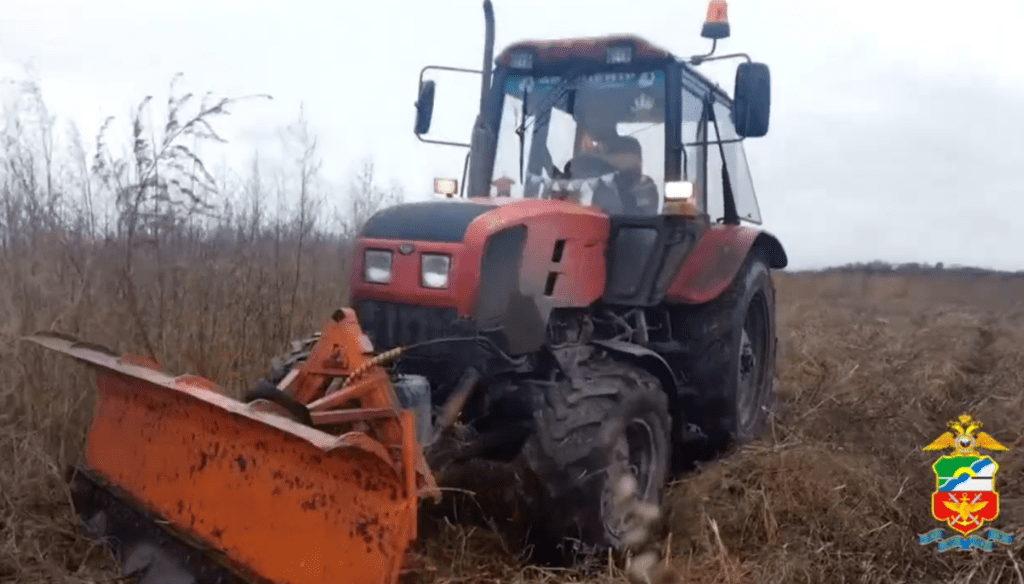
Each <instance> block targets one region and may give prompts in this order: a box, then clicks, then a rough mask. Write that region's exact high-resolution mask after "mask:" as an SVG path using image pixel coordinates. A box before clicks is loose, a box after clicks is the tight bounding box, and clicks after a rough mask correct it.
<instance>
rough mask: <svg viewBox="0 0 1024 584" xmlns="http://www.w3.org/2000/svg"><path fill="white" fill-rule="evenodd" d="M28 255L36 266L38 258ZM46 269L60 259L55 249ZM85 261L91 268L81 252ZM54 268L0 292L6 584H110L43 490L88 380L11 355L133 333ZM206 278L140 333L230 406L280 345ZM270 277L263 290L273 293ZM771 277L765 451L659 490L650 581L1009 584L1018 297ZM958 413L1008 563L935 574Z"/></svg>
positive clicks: (474, 546)
mask: <svg viewBox="0 0 1024 584" xmlns="http://www.w3.org/2000/svg"><path fill="white" fill-rule="evenodd" d="M34 249H36V250H37V255H38V254H42V251H38V250H46V249H47V247H46V246H45V245H39V246H37V247H36V248H34ZM50 249H52V250H54V252H55V253H56V251H57V250H63V251H61V252H60V253H65V254H66V253H67V251H68V249H70V248H69V246H66V245H55V246H53V247H52V248H50ZM330 251H331V250H329V249H323V250H321V252H322V253H325V254H327V253H330ZM92 257H94V258H95V260H94V261H102V254H101V253H99V252H96V255H95V256H92ZM325 257H329V256H325ZM19 263H21V262H19ZM67 263H73V262H70V261H69V260H68V259H64V260H61V259H60V258H59V257H55V258H47V257H45V255H42V257H38V259H36V260H35V261H34V262H28V263H27V264H26V265H27V266H28V271H27V273H22V274H19V277H18V278H12V277H10V276H11V274H10V273H9V272H8V273H5V274H4V276H5V278H4V279H3V280H2V281H3V282H4V283H5V289H4V290H3V291H2V296H0V299H2V301H3V302H5V303H6V304H5V305H2V304H0V306H2V307H3V308H4V312H3V313H2V316H3V319H2V320H0V322H2V323H4V326H3V329H2V331H0V332H2V335H3V337H2V340H0V460H3V461H4V462H3V472H2V473H0V581H4V582H106V581H111V579H112V578H115V577H116V576H115V573H114V572H113V571H112V570H111V559H110V557H109V556H108V554H107V553H106V552H105V550H103V549H102V548H99V547H97V546H95V545H94V544H93V543H91V542H90V541H88V540H86V539H84V538H82V537H81V536H79V535H78V532H79V526H78V524H77V521H76V519H75V518H74V517H73V515H72V513H71V509H70V507H69V504H68V498H67V494H66V493H65V491H64V488H63V484H62V480H61V477H62V469H63V467H64V466H65V465H66V464H67V463H69V462H72V461H74V460H75V459H76V458H77V457H78V456H79V454H80V451H81V446H82V436H83V430H84V428H85V425H86V423H87V421H88V419H89V415H90V394H91V379H90V377H89V374H88V373H87V372H85V371H84V369H83V368H82V367H80V366H78V365H76V364H74V363H73V362H71V361H70V360H67V359H64V358H62V357H54V356H52V355H47V354H45V353H44V352H42V351H41V350H37V349H35V348H32V347H28V346H24V345H21V344H18V343H16V335H17V334H18V333H19V332H24V331H25V330H31V329H36V328H51V327H52V328H56V329H60V330H65V331H69V332H72V333H75V334H78V335H81V336H85V337H88V338H92V339H95V340H96V341H99V342H103V343H107V344H109V345H112V346H116V347H118V348H120V349H126V348H137V347H133V344H134V343H136V342H137V341H133V340H132V339H133V334H132V328H133V327H132V326H131V319H130V315H128V314H127V313H126V311H125V310H124V309H123V308H122V307H121V306H122V305H121V304H119V303H118V302H117V300H116V298H117V295H116V293H115V291H113V290H110V291H107V288H108V287H109V286H110V283H109V282H108V281H106V280H104V279H103V277H102V275H100V276H97V277H95V278H91V279H90V280H89V281H88V282H85V283H82V282H81V281H78V282H77V283H74V282H75V280H74V277H72V276H68V277H67V282H65V284H64V285H61V278H62V276H61V274H60V273H59V270H56V269H55V266H64V265H66V264H67ZM323 263H325V262H324V261H323V260H321V264H323ZM7 265H8V266H9V265H11V264H7ZM219 269H223V270H224V271H223V272H222V273H221V272H218V270H219ZM252 269H255V268H252ZM205 270H208V271H207V272H205V273H204V272H202V271H195V270H194V271H190V272H185V273H182V274H181V275H180V280H178V281H176V282H175V283H173V284H172V285H170V287H169V288H168V290H169V291H170V290H176V294H177V296H176V297H175V298H174V299H173V301H168V304H169V305H172V307H171V308H169V310H172V311H180V312H178V313H176V314H172V315H170V316H169V317H168V318H167V319H166V324H164V328H162V329H154V330H153V331H152V332H151V333H150V334H151V335H152V336H153V337H154V338H158V339H160V341H159V347H160V350H159V353H160V356H161V357H162V358H164V359H165V362H166V366H167V367H168V368H170V369H171V370H174V371H183V370H192V371H196V370H198V369H204V370H205V373H206V374H207V375H210V376H211V377H213V378H215V379H217V380H218V381H220V382H222V383H224V384H226V385H228V386H232V387H235V388H238V387H241V386H242V385H244V384H245V380H246V379H247V378H251V377H252V376H254V375H257V374H258V373H259V372H261V371H262V370H263V363H264V360H265V359H266V358H268V357H269V356H270V355H271V354H273V353H274V351H275V350H277V348H278V346H276V345H277V340H275V336H276V337H278V338H280V339H283V338H284V334H283V333H282V334H280V335H275V334H273V333H272V331H274V330H276V329H277V328H281V326H280V323H279V322H277V321H275V319H274V314H275V307H276V305H275V304H274V300H275V298H274V296H273V295H272V294H270V293H269V292H268V293H267V296H266V298H264V299H261V297H259V295H258V294H256V293H255V292H253V294H252V296H254V297H253V298H246V297H247V296H249V294H247V293H246V291H249V290H252V289H253V288H254V286H253V285H252V284H251V283H248V282H247V281H246V280H245V279H244V275H245V274H246V270H245V269H241V270H240V269H239V268H238V265H236V264H233V263H232V262H224V264H223V265H221V264H220V263H218V262H217V261H210V262H208V263H207V264H206V268H205ZM270 275H271V274H263V276H264V278H262V279H267V280H270V281H272V280H273V278H270ZM775 278H776V286H777V288H778V297H779V308H778V310H779V315H780V331H779V336H780V340H781V342H782V347H783V351H782V354H781V355H780V368H779V403H778V413H777V416H776V419H775V423H774V425H773V429H772V432H771V435H769V436H766V437H765V438H764V439H763V440H761V441H759V442H757V443H756V444H753V445H751V446H750V447H748V448H746V449H744V450H742V451H739V452H736V453H734V454H733V455H732V456H730V457H728V458H725V459H723V460H719V461H715V462H712V463H709V464H707V465H705V466H704V467H703V468H701V469H699V470H698V471H696V472H694V473H692V474H690V475H689V476H687V477H684V478H683V479H682V480H680V481H678V482H677V483H676V484H674V485H673V486H672V487H671V490H670V493H669V503H668V506H667V508H666V509H665V511H666V513H665V515H666V518H665V519H666V521H665V522H664V531H663V533H662V534H661V538H660V541H661V549H662V554H663V562H664V563H665V564H666V565H669V566H671V567H672V568H673V571H674V572H675V573H676V574H677V575H678V577H679V578H680V580H681V581H683V582H694V583H698V582H699V583H712V582H715V583H719V582H721V583H731V582H772V583H775V582H778V583H789V582H857V583H896V582H908V583H919V582H921V583H923V582H1007V583H1009V582H1021V583H1024V574H1022V570H1024V567H1022V566H1021V564H1024V559H1022V558H1021V544H1020V543H1019V540H1020V539H1021V538H1024V529H1022V528H1024V481H1022V480H1021V479H1022V477H1021V474H1022V471H1024V454H1022V452H1024V444H1022V438H1024V430H1022V424H1021V422H1020V421H1021V420H1022V419H1024V373H1022V369H1024V278H1020V277H1017V278H1010V277H1005V276H1000V275H986V276H981V277H965V276H962V275H959V274H953V273H934V274H918V275H878V274H876V275H869V274H865V273H835V274H816V273H801V274H785V273H780V274H776V277H775ZM315 280H316V279H315V278H312V277H309V280H308V281H306V282H303V283H302V286H300V288H307V289H306V290H305V292H304V293H302V294H298V299H297V300H296V307H297V308H300V310H298V312H297V313H296V316H295V317H294V319H293V320H292V321H290V322H294V326H295V328H297V329H298V328H301V327H302V326H304V325H309V324H310V323H312V322H313V321H315V320H316V319H317V316H318V314H322V313H323V311H326V310H327V309H329V307H330V300H329V298H330V293H329V291H330V290H331V285H332V279H331V273H330V270H326V271H325V272H324V273H323V274H322V278H321V279H320V284H319V286H321V287H320V288H312V284H311V282H313V281H315ZM334 282H337V283H338V284H339V285H340V284H341V282H340V281H338V280H337V279H335V280H334ZM72 283H73V284H72ZM76 289H77V290H79V291H78V292H77V296H76V293H75V290H76ZM257 289H258V287H257ZM105 291H107V292H105ZM149 294H151V295H152V296H151V297H150V296H147V298H149V299H150V300H153V299H154V298H158V297H159V293H158V291H153V292H152V293H149ZM201 299H202V300H205V302H202V301H201ZM264 300H265V302H264ZM154 302H155V300H154ZM261 303H262V304H261ZM23 305H24V306H30V307H31V308H32V311H33V312H32V315H33V316H32V318H31V319H29V320H31V322H30V323H25V322H21V321H20V320H19V319H21V318H25V316H26V315H25V313H19V312H18V310H16V309H17V308H18V307H19V306H23ZM284 328H287V327H284ZM260 338H262V340H259V341H257V340H255V339H260ZM965 411H972V412H976V414H977V415H978V416H979V417H980V418H981V419H982V421H983V422H984V423H985V429H986V430H987V431H989V432H990V433H992V434H993V435H994V436H995V437H996V438H997V439H999V440H1000V441H1002V442H1003V443H1004V444H1006V445H1007V446H1010V448H1011V450H1010V452H1007V453H1002V454H1001V455H997V460H998V461H999V463H1000V465H1001V468H1000V474H999V479H998V481H999V485H1000V486H1001V492H1002V497H1003V499H1002V513H1001V516H1000V518H999V519H998V521H997V522H996V527H999V528H1002V529H1003V530H1004V531H1008V532H1012V533H1015V534H1016V537H1017V540H1018V543H1016V544H1014V545H1012V546H1000V545H999V544H997V545H996V549H995V550H994V551H992V552H979V551H974V552H959V551H950V552H945V553H941V554H940V553H939V552H937V551H936V550H935V548H934V546H932V547H924V546H921V545H919V544H918V543H917V535H918V534H921V533H924V532H926V531H929V530H931V529H933V528H934V527H936V526H937V523H936V522H935V521H934V520H933V519H932V518H931V516H930V512H929V494H930V492H931V490H932V486H933V484H934V482H933V481H934V478H933V475H932V474H931V469H930V466H929V465H930V464H931V462H932V460H933V459H934V458H935V455H933V454H931V453H926V452H922V451H921V450H920V449H921V447H922V446H924V445H925V444H927V443H928V442H930V441H931V440H932V439H934V438H936V437H937V436H938V435H939V434H940V433H941V432H942V431H944V430H945V425H946V422H947V421H949V420H952V419H954V418H955V417H956V416H957V415H958V414H960V413H962V412H965ZM418 551H419V552H420V553H422V554H423V555H424V556H426V558H427V561H428V563H429V564H430V565H432V566H433V573H434V578H435V581H437V582H452V583H454V582H467V583H468V582H502V583H505V582H507V583H509V584H512V583H522V584H532V583H540V582H585V581H590V582H602V583H604V582H625V581H626V580H625V576H624V574H623V573H622V571H621V570H619V569H618V568H617V567H614V566H612V567H609V568H607V569H599V570H598V571H597V572H596V573H595V572H588V573H584V572H582V571H555V570H550V569H542V568H537V567H530V566H524V565H522V564H520V563H519V562H517V561H516V560H515V558H514V557H513V556H512V555H510V554H509V553H508V552H507V551H506V550H504V549H503V548H502V546H501V544H500V542H499V540H498V539H497V538H496V537H495V536H494V534H492V533H489V532H488V531H487V530H486V529H481V528H473V527H466V526H458V527H448V528H442V529H441V531H440V533H438V534H436V535H435V536H434V537H433V538H432V539H430V540H428V541H424V542H422V543H421V544H420V545H419V546H418Z"/></svg>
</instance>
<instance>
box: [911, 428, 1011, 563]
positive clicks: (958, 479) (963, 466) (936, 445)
mask: <svg viewBox="0 0 1024 584" xmlns="http://www.w3.org/2000/svg"><path fill="white" fill-rule="evenodd" d="M981 426H982V423H981V422H980V421H979V420H976V419H975V418H974V417H972V416H970V415H962V416H959V418H958V419H957V420H956V421H954V422H950V423H949V427H950V429H951V430H952V432H946V433H945V434H943V435H942V436H939V437H938V438H937V439H936V440H935V441H934V442H932V443H931V444H929V445H928V446H925V447H924V448H923V449H922V450H925V451H942V450H947V449H950V448H952V449H954V452H953V454H947V455H943V456H941V457H939V459H938V460H936V461H935V463H934V464H932V469H933V470H934V471H935V492H934V493H932V503H931V506H932V517H934V518H935V519H937V520H939V521H942V522H944V523H945V524H946V525H948V526H949V527H950V528H951V529H953V530H954V531H956V532H957V534H949V535H951V536H952V537H948V538H947V533H946V532H945V530H943V529H934V530H932V531H930V532H928V533H926V534H924V535H922V536H920V537H919V543H920V544H921V545H928V544H930V543H932V542H935V541H937V542H939V543H938V548H939V551H940V552H944V551H947V550H950V549H961V550H970V549H971V548H980V549H983V550H985V551H991V550H992V543H993V542H999V543H1004V544H1012V543H1013V536H1012V535H1011V534H1008V533H1003V532H1002V531H999V530H998V529H995V528H991V527H990V528H989V529H988V530H987V531H986V536H987V539H986V538H984V537H981V536H980V535H971V534H972V533H974V532H975V531H978V530H979V529H981V528H982V526H984V525H985V523H986V522H991V521H995V520H996V518H997V517H999V492H998V491H997V490H996V485H995V479H996V473H997V472H998V471H999V464H998V463H996V461H995V460H993V459H992V457H991V456H988V455H986V454H982V453H981V452H979V450H978V449H979V448H983V449H986V450H995V451H1001V452H1005V451H1006V450H1009V449H1008V448H1007V447H1006V446H1003V445H1002V444H1000V443H999V442H997V441H996V439H995V438H993V437H992V436H990V435H989V434H987V433H985V432H980V431H979V430H980V429H981Z"/></svg>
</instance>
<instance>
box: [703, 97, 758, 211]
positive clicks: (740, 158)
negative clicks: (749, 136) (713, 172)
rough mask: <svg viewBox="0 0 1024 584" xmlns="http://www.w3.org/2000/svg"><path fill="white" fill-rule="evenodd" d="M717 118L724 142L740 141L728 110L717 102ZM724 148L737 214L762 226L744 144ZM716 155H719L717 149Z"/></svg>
mask: <svg viewBox="0 0 1024 584" xmlns="http://www.w3.org/2000/svg"><path fill="white" fill-rule="evenodd" d="M715 117H716V118H717V119H718V129H719V131H720V132H721V133H722V139H723V140H738V139H739V136H738V135H737V134H736V126H734V125H733V123H732V116H731V114H730V112H729V109H728V108H726V107H725V106H724V105H722V104H720V103H718V102H716V103H715ZM722 147H723V149H724V150H725V164H726V168H728V169H729V186H731V187H732V197H733V200H734V201H736V214H737V215H739V218H740V219H741V220H743V221H748V222H750V223H755V224H758V225H760V223H761V209H760V208H759V207H758V205H757V197H756V196H755V194H754V181H753V180H752V179H751V177H750V167H749V166H747V156H746V153H745V151H744V150H743V142H739V141H736V142H729V143H728V144H723V145H722ZM715 153H716V154H718V149H717V148H716V149H715ZM709 160H710V159H709Z"/></svg>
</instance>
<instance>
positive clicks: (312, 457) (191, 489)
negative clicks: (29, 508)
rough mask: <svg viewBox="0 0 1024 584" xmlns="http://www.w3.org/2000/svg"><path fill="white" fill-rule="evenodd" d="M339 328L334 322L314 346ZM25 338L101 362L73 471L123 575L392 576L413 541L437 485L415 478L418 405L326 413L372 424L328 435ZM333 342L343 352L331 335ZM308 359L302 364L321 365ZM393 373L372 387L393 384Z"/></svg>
mask: <svg viewBox="0 0 1024 584" xmlns="http://www.w3.org/2000/svg"><path fill="white" fill-rule="evenodd" d="M340 312H341V311H339V313H340ZM336 318H337V314H336ZM342 324H343V323H338V322H332V323H328V324H327V325H326V326H325V329H324V331H325V338H327V340H326V341H324V340H321V341H320V344H325V345H327V344H330V343H331V338H330V337H329V335H328V334H326V333H329V332H330V329H331V327H335V328H336V329H337V327H339V326H340V325H342ZM355 326H356V327H358V324H356V325H355ZM350 332H351V331H344V330H340V329H337V330H335V331H334V337H333V338H334V339H335V340H337V339H338V335H339V334H348V333H350ZM27 340H30V341H32V342H34V343H37V344H40V345H43V346H45V347H47V348H49V349H52V350H56V351H59V352H62V353H65V354H68V355H71V356H73V357H75V358H76V359H79V360H82V361H85V362H88V363H89V364H91V365H93V366H96V367H97V369H98V373H97V390H98V392H97V396H96V409H95V413H94V415H93V419H92V425H91V427H90V429H89V433H88V443H87V446H86V453H85V463H84V464H83V465H80V466H79V467H78V468H76V469H74V470H73V471H72V476H71V477H70V478H71V485H72V494H73V502H74V505H75V507H76V511H77V512H78V513H79V514H80V516H81V517H82V519H83V521H84V522H85V528H86V530H87V531H88V532H91V534H92V535H94V536H98V537H103V538H106V539H108V540H109V541H110V542H111V543H112V544H113V547H114V548H115V549H116V550H117V551H118V552H119V553H118V555H119V560H120V561H121V563H122V570H123V571H125V572H132V571H135V573H136V575H140V576H142V581H143V582H147V583H149V582H153V583H168V584H169V583H172V582H173V583H175V584H179V583H188V582H196V583H201V582H226V581H230V580H235V579H242V580H245V581H250V582H274V583H289V584H307V583H309V584H312V583H326V582H332V583H337V582H346V583H350V584H384V583H387V584H393V583H395V582H397V581H398V578H399V575H400V573H401V569H402V564H403V560H404V558H405V553H406V551H407V549H408V547H409V544H410V542H411V541H412V540H413V539H414V538H415V537H416V522H417V509H418V503H419V492H418V490H419V489H418V484H419V483H420V482H426V483H427V484H432V477H425V478H426V479H427V480H426V481H417V478H418V477H417V471H418V470H419V471H422V470H423V469H424V468H425V464H424V463H422V461H421V458H420V457H421V455H420V450H419V448H418V446H417V443H416V435H415V428H414V426H413V418H412V415H411V414H412V412H411V411H408V410H402V409H401V408H400V407H398V406H397V405H395V407H393V408H391V409H389V408H381V407H377V408H373V409H350V410H344V411H343V413H345V414H346V415H345V416H338V415H337V414H338V412H329V414H332V415H335V422H334V423H335V424H337V419H339V418H344V419H345V420H356V421H357V422H361V423H363V424H365V425H364V426H362V429H363V431H347V432H344V433H340V434H332V433H328V432H325V431H322V430H321V429H318V428H315V427H311V426H310V425H306V424H303V423H299V422H297V421H293V420H292V419H289V418H287V417H285V416H283V415H280V414H277V413H271V411H270V410H267V409H266V408H265V407H263V408H261V407H260V406H259V404H257V403H243V402H241V401H238V400H235V399H232V398H230V397H228V396H226V395H224V394H223V393H221V392H220V391H219V390H218V389H217V387H216V386H215V385H214V384H213V382H211V381H209V380H206V379H204V378H200V377H194V376H179V377H173V376H170V375H167V374H165V373H162V372H160V371H157V370H156V369H154V368H153V367H152V366H146V365H143V364H141V363H142V362H141V361H138V360H136V361H135V362H134V363H133V362H132V360H131V359H129V358H124V357H119V356H117V355H115V354H112V353H110V352H109V351H106V350H105V349H102V348H100V347H96V346H93V345H88V344H85V343H79V342H76V341H74V340H72V339H69V338H66V337H61V336H56V335H49V334H47V335H35V336H33V337H29V338H28V339H27ZM324 349H325V350H326V351H328V352H329V351H330V349H331V347H325V348H324ZM333 350H334V352H333V355H334V357H335V358H336V361H338V359H337V357H338V344H337V343H334V345H333ZM316 354H317V353H316V349H314V354H313V356H316ZM344 360H345V359H344V358H343V359H341V361H344ZM309 361H310V363H313V364H312V365H309V364H307V365H306V367H305V369H306V370H308V371H313V370H316V369H318V367H319V368H320V369H322V366H319V365H317V364H316V363H314V359H313V358H312V357H311V358H310V359H309ZM347 364H348V366H349V367H355V366H357V365H359V364H360V363H358V362H356V363H353V362H352V361H351V360H349V361H348V362H347ZM371 365H373V363H371ZM362 369H363V371H365V370H367V367H365V366H364V367H363V368H362ZM350 372H351V370H350ZM381 372H382V371H381ZM321 373H322V371H321ZM313 377H317V376H315V375H314V374H313V373H309V374H307V375H306V376H305V378H304V379H305V383H304V387H305V388H307V389H308V388H309V387H311V384H310V381H311V378H313ZM317 378H318V379H322V380H328V379H331V377H330V376H326V375H320V376H319V377H317ZM377 379H378V381H379V380H380V378H377ZM386 381H387V378H386V376H385V377H384V378H383V381H382V383H383V385H381V384H377V385H375V386H371V387H370V389H375V390H377V391H378V392H383V391H386V390H389V389H390V387H389V386H387V385H386ZM382 387H383V389H381V388H382ZM367 391H368V390H367V389H366V387H363V389H362V393H363V394H364V397H365V396H366V395H367ZM282 393H283V392H282ZM289 395H290V394H289ZM371 395H372V394H371ZM377 397H378V402H379V400H380V399H381V396H380V395H378V396H377ZM371 401H372V400H371ZM392 401H394V400H392ZM362 403H363V408H366V400H365V399H364V400H363V402H362ZM264 405H266V404H264ZM376 405H378V406H380V405H381V404H380V403H377V404H376ZM310 410H311V411H313V408H310ZM334 427H336V425H335V426H334ZM388 436H390V437H391V441H389V440H388V439H387V437H388ZM382 437H384V438H382ZM427 472H429V471H427ZM420 478H424V477H422V473H421V477H420Z"/></svg>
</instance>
